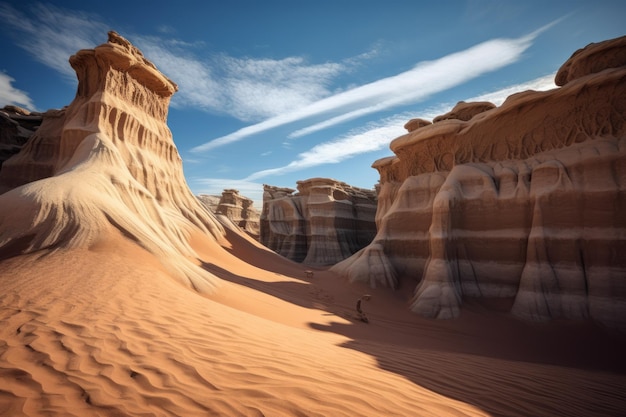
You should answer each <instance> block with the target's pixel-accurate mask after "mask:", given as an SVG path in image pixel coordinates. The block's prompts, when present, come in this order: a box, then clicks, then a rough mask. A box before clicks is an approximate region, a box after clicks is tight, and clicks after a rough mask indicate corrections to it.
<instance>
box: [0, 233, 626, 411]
mask: <svg viewBox="0 0 626 417" xmlns="http://www.w3.org/2000/svg"><path fill="white" fill-rule="evenodd" d="M228 233H229V236H227V238H228V240H229V241H230V242H231V244H230V245H229V246H227V247H226V249H225V250H224V249H222V248H221V247H220V246H218V245H217V244H216V243H215V242H212V241H210V240H208V239H205V238H203V237H202V236H196V237H194V239H192V244H193V246H194V247H195V249H196V250H197V251H198V253H199V254H200V258H201V259H199V260H197V262H198V263H199V264H201V265H203V266H204V267H205V268H206V269H208V270H209V271H211V272H212V273H214V274H215V275H216V276H218V277H220V278H221V279H222V280H223V283H222V284H221V285H220V286H219V288H218V290H217V291H216V292H215V293H214V294H212V295H201V294H198V293H196V292H194V291H192V290H191V289H189V288H186V287H184V286H183V285H182V284H180V283H178V282H176V281H175V280H173V279H171V278H170V277H169V276H168V275H167V273H166V272H165V271H164V269H163V268H162V267H161V264H160V263H159V262H158V260H157V259H155V258H154V257H153V256H152V255H150V254H149V253H148V252H146V251H144V250H143V249H141V248H139V247H138V246H137V245H134V244H132V243H130V242H129V241H127V240H126V239H125V238H123V237H121V236H118V235H113V236H111V237H110V239H108V240H106V241H103V242H101V243H100V244H98V245H96V246H93V247H91V248H90V249H89V250H87V249H84V250H82V249H81V250H78V249H75V250H71V251H56V252H52V253H51V252H39V253H36V254H31V255H25V256H19V257H13V258H9V259H6V260H4V261H2V262H0V317H1V320H2V326H1V328H0V415H2V416H44V415H45V416H50V415H59V416H60V415H62V416H126V415H133V416H173V415H175V416H240V415H241V416H484V415H488V416H586V417H588V416H618V415H624V413H625V412H626V411H625V410H626V393H625V391H624V387H625V386H626V359H625V358H624V354H623V353H624V352H626V349H625V348H626V337H624V335H620V334H616V333H613V332H611V331H607V330H605V329H602V328H599V327H596V326H594V325H593V324H591V323H575V322H550V323H540V324H537V323H535V324H530V323H525V322H522V321H519V320H516V319H514V318H512V317H510V316H509V315H507V314H506V313H503V312H502V310H504V308H505V307H506V306H504V305H502V304H503V303H504V304H505V303H506V301H505V302H501V303H494V304H491V305H488V304H486V303H484V302H482V303H481V302H478V301H472V300H467V302H466V303H465V304H464V305H465V306H466V307H464V309H463V312H462V314H461V317H460V318H459V319H457V320H450V321H431V320H426V319H421V318H419V317H417V316H416V315H414V314H411V313H410V312H409V311H408V308H407V305H408V302H409V300H410V297H411V293H410V291H411V288H413V287H414V283H407V285H404V286H403V287H402V288H401V289H400V290H399V291H396V292H391V291H389V290H372V289H370V288H366V287H363V286H360V285H348V284H346V283H345V282H343V281H341V280H340V279H338V278H337V277H335V276H333V275H332V274H331V273H330V272H327V271H324V270H322V269H316V270H314V274H313V276H312V277H307V275H306V274H305V269H306V268H305V267H303V266H302V265H299V264H294V263H292V262H290V261H288V260H285V259H282V258H280V257H278V256H277V255H275V254H273V253H272V252H269V251H267V250H265V249H263V248H262V247H260V246H258V245H253V244H249V242H247V243H245V242H243V240H245V238H244V237H242V236H239V235H237V234H234V233H233V232H230V231H229V232H228ZM365 293H367V294H370V295H371V296H372V298H371V300H370V301H367V302H363V309H364V311H365V312H366V314H367V315H368V317H369V319H370V323H369V324H365V323H362V322H360V321H357V320H354V313H355V304H356V300H357V299H359V298H360V297H361V296H362V295H363V294H365Z"/></svg>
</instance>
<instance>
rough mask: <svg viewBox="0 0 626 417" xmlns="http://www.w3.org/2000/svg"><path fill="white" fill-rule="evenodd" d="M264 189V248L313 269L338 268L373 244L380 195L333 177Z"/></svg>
mask: <svg viewBox="0 0 626 417" xmlns="http://www.w3.org/2000/svg"><path fill="white" fill-rule="evenodd" d="M294 191H295V190H293V189H290V188H279V187H272V186H269V185H264V193H263V213H262V215H261V243H263V244H264V245H265V246H267V247H268V248H270V249H272V250H274V251H276V252H277V253H279V254H281V255H283V256H285V257H287V258H289V259H292V260H294V261H297V262H303V263H305V264H308V265H332V264H335V263H337V262H339V261H341V260H343V259H345V258H347V257H349V256H350V255H352V254H353V253H355V252H356V251H358V250H359V249H361V248H363V247H364V246H365V245H367V244H368V243H370V242H371V240H372V238H373V237H374V235H375V233H376V229H375V219H374V217H375V212H376V193H375V191H374V190H367V189H362V188H356V187H352V186H350V185H348V184H346V183H343V182H339V181H335V180H332V179H327V178H312V179H309V180H306V181H298V191H299V192H298V193H297V194H295V195H294V194H293V192H294Z"/></svg>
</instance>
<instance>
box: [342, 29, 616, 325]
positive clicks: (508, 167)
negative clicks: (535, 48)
mask: <svg viewBox="0 0 626 417" xmlns="http://www.w3.org/2000/svg"><path fill="white" fill-rule="evenodd" d="M556 80H557V84H559V85H561V87H560V88H556V89H553V90H550V91H544V92H537V91H526V92H522V93H519V94H515V95H512V96H510V97H509V98H508V99H507V100H506V101H505V102H504V103H503V104H502V106H500V107H497V108H495V107H494V106H492V105H489V103H476V104H475V105H472V103H459V106H457V108H455V109H456V111H455V110H453V111H451V112H450V113H448V114H447V115H444V116H442V117H439V118H436V119H435V123H433V124H429V123H428V121H423V120H421V119H413V120H412V121H410V122H409V123H407V126H405V127H406V128H407V130H409V133H408V134H406V135H404V136H401V137H399V138H397V139H395V140H393V141H392V142H391V144H390V148H391V150H392V151H393V152H394V153H395V156H392V157H388V158H384V159H381V160H378V161H376V162H375V163H374V164H373V167H374V168H376V169H377V170H378V171H379V173H380V193H379V202H378V212H377V216H376V221H377V229H378V231H377V235H376V237H375V238H374V240H373V242H372V244H371V245H369V246H368V247H366V248H364V249H363V250H362V251H360V252H359V253H357V254H355V255H354V256H352V257H351V258H349V259H347V260H345V261H343V262H341V263H339V264H338V265H336V266H335V267H333V270H334V271H336V272H338V273H340V274H342V275H344V276H347V277H348V278H349V279H350V280H351V281H365V282H369V283H370V285H372V286H376V285H384V286H389V287H395V286H397V285H398V283H399V281H400V280H404V281H409V282H410V281H413V282H416V285H417V287H416V289H415V296H414V299H413V301H412V304H411V309H412V310H413V311H415V312H416V313H418V314H421V315H423V316H426V317H436V318H450V317H456V316H457V315H458V314H459V308H460V306H461V304H462V303H463V300H464V299H466V298H468V297H487V298H501V299H507V300H510V301H511V306H512V307H511V311H512V312H513V313H514V314H516V315H518V316H520V317H524V318H529V319H533V320H544V319H549V318H558V317H561V318H569V319H585V318H592V319H595V320H598V321H600V322H602V323H605V324H607V325H611V326H617V327H624V328H626V314H625V313H626V215H624V213H625V210H626V37H623V38H619V39H615V40H611V41H607V42H602V43H599V44H591V45H589V46H587V47H586V48H584V49H582V50H580V51H578V52H576V53H575V54H574V55H573V56H572V58H571V59H570V60H568V62H566V63H565V64H564V65H563V67H562V68H561V69H560V71H559V72H558V73H557V76H556ZM460 110H463V111H460ZM468 112H469V114H468ZM457 113H458V114H457ZM455 115H456V116H455Z"/></svg>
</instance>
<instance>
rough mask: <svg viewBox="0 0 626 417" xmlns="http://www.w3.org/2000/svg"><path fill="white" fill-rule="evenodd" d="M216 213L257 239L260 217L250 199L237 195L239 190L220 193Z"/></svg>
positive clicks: (227, 190)
mask: <svg viewBox="0 0 626 417" xmlns="http://www.w3.org/2000/svg"><path fill="white" fill-rule="evenodd" d="M216 212H217V214H221V215H223V216H226V217H227V218H228V219H230V220H231V221H232V222H233V223H234V224H235V225H237V226H238V227H239V228H241V230H243V231H244V232H246V233H248V234H249V235H250V236H251V237H253V238H254V239H257V240H258V239H259V231H260V228H261V226H260V219H261V215H260V213H259V212H258V211H257V210H256V209H255V208H254V207H253V202H252V200H251V199H249V198H247V197H244V196H242V195H239V190H234V189H226V190H224V191H222V197H221V198H220V201H219V203H218V205H217V209H216Z"/></svg>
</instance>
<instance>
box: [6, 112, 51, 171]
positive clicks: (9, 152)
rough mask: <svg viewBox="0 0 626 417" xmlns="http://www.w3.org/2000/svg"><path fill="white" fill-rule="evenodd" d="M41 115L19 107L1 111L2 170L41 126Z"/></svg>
mask: <svg viewBox="0 0 626 417" xmlns="http://www.w3.org/2000/svg"><path fill="white" fill-rule="evenodd" d="M42 119H43V116H42V114H41V113H36V112H33V113H31V112H30V111H28V110H26V109H23V108H21V107H18V106H5V107H4V108H2V109H0V168H2V164H3V163H4V161H6V160H7V159H9V158H10V157H12V156H13V155H15V154H16V153H18V152H19V151H20V149H22V146H24V144H25V143H26V141H28V139H29V138H30V137H31V136H32V135H33V133H35V130H37V128H38V127H39V125H41V121H42Z"/></svg>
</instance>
